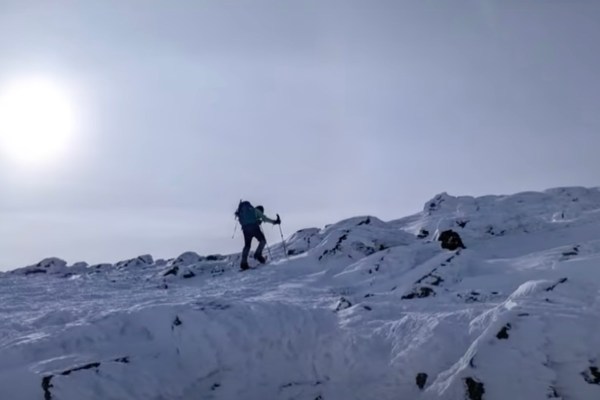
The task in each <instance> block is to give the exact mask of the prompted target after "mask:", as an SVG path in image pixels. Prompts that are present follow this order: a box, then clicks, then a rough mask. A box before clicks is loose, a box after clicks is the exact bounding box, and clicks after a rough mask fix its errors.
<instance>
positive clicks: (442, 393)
mask: <svg viewBox="0 0 600 400" xmlns="http://www.w3.org/2000/svg"><path fill="white" fill-rule="evenodd" d="M265 229H270V227H266V228H265ZM446 229H453V230H454V231H456V232H458V233H459V234H460V236H461V237H462V239H463V241H464V243H465V245H466V247H467V248H466V249H459V250H456V251H448V250H444V249H442V248H441V247H440V243H439V242H438V241H437V240H436V238H437V234H438V233H439V232H440V231H442V230H446ZM286 243H287V250H288V252H289V253H290V256H289V258H286V257H285V254H284V253H283V248H282V246H281V245H280V244H277V245H274V246H272V247H271V252H272V254H273V258H274V261H273V262H271V263H270V264H268V265H266V266H259V267H258V268H257V269H255V270H252V271H247V272H239V270H238V264H239V255H238V254H235V255H229V256H218V255H217V256H210V257H201V256H199V255H197V254H195V253H191V252H190V253H185V254H182V255H181V256H179V257H177V258H175V259H172V260H153V259H152V257H151V256H141V257H138V258H135V259H131V260H126V261H123V262H120V263H117V264H115V265H109V264H104V265H95V266H88V265H87V264H84V263H80V264H77V265H73V266H67V264H66V263H65V262H64V261H62V260H59V259H48V260H44V261H42V262H40V263H39V264H37V265H34V266H29V267H26V268H22V269H17V270H14V271H11V272H8V273H1V274H0V399H2V400H5V399H7V400H8V399H10V400H29V399H45V400H47V399H54V400H79V399H145V400H148V399H151V400H158V399H165V400H166V399H169V400H175V399H181V400H188V399H215V400H216V399H286V400H287V399H297V400H336V399H343V400H349V399H357V400H358V399H361V400H363V399H378V400H386V399H465V398H466V399H486V400H493V399H498V400H500V399H531V400H536V399H540V400H542V399H548V398H557V399H561V398H562V399H581V400H588V399H589V400H592V399H600V371H599V368H600V334H599V332H600V189H586V188H559V189H552V190H548V191H545V192H543V193H534V192H528V193H520V194H516V195H511V196H485V197H480V198H473V197H453V196H450V195H448V194H445V193H444V194H440V195H438V196H436V197H435V198H434V199H432V200H431V201H428V202H427V203H426V204H425V206H424V210H423V211H422V212H420V213H417V214H415V215H412V216H409V217H406V218H402V219H399V220H396V221H390V222H383V221H381V220H379V219H377V218H375V217H372V216H366V217H356V218H351V219H348V220H345V221H341V222H338V223H336V224H333V225H330V226H327V227H326V228H324V229H317V228H311V229H306V230H302V231H299V232H297V233H295V234H293V235H292V236H291V237H289V238H288V239H287V241H286Z"/></svg>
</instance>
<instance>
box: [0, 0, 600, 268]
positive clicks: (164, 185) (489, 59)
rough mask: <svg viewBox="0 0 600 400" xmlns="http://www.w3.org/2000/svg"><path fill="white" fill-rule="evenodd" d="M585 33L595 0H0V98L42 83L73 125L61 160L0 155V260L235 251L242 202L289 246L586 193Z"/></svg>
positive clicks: (597, 143) (592, 152)
mask: <svg viewBox="0 0 600 400" xmlns="http://www.w3.org/2000/svg"><path fill="white" fill-rule="evenodd" d="M598 21H600V2H598V1H594V0H589V1H576V0H574V1H554V0H552V1H550V0H549V1H542V0H538V1H527V0H514V1H510V0H502V1H500V0H499V1H485V0H478V1H476V0H471V1H423V0H418V1H400V0H395V1H377V0H364V1H349V0H345V1H324V0H311V1H307V0H297V1H291V0H289V1H285V0H277V1H259V0H252V1H249V0H237V1H233V0H212V1H200V0H198V1H176V2H175V1H148V0H144V1H142V0H138V1H125V0H118V1H92V0H90V1H77V2H76V1H44V0H38V1H28V0H15V1H6V0H0V87H1V86H2V85H3V84H7V83H9V82H10V81H11V80H14V79H17V78H18V79H23V77H25V78H26V77H27V76H44V77H46V78H47V79H50V80H53V81H55V82H57V84H59V85H61V86H62V87H64V88H65V91H66V92H68V93H69V96H71V101H72V102H73V104H74V112H75V113H76V117H77V129H76V135H75V137H74V140H73V141H72V143H71V147H70V149H69V151H68V152H67V153H65V154H64V155H63V157H62V158H60V159H58V160H54V161H53V162H52V163H48V164H44V165H27V164H24V163H19V162H16V161H14V160H12V159H9V158H7V157H6V156H3V158H2V159H0V268H8V267H18V266H23V265H27V264H30V263H34V262H37V261H38V260H40V259H41V258H44V257H47V256H58V257H61V258H64V259H66V260H67V261H69V262H75V261H79V260H85V261H89V262H115V261H118V260H120V259H124V258H130V257H135V256H137V255H139V254H144V253H150V254H153V255H154V256H155V257H175V256H177V255H178V254H179V253H181V252H183V251H186V250H194V251H197V252H199V253H204V254H207V253H218V252H221V253H226V252H229V251H235V250H239V249H240V247H241V241H242V240H241V238H240V237H239V234H238V236H237V237H236V239H234V240H232V239H231V235H232V233H233V229H234V220H233V214H232V213H233V211H234V209H235V207H236V206H237V203H238V201H239V199H240V198H242V197H243V198H247V199H249V200H251V201H252V202H254V203H255V204H263V205H264V206H265V208H266V213H267V215H273V214H274V213H276V212H278V213H280V214H281V216H282V219H283V221H284V223H283V229H284V231H285V233H287V234H291V233H293V231H295V230H296V229H299V228H302V227H308V226H323V225H324V224H327V223H331V222H335V221H337V220H339V219H342V218H345V217H349V216H354V215H359V214H360V215H363V214H372V215H376V216H379V217H380V218H382V219H392V218H398V217H401V216H405V215H408V214H411V213H413V212H417V211H419V210H420V209H421V208H422V205H423V204H424V203H425V202H426V201H427V200H428V199H429V198H431V197H432V196H434V195H435V194H437V193H439V192H443V191H447V192H449V193H450V194H455V195H481V194H492V193H494V194H496V193H498V194H500V193H513V192H518V191H523V190H541V189H545V188H548V187H554V186H571V185H584V186H598V185H599V184H600V182H599V181H600V179H599V178H598V172H599V171H600V157H599V156H598V154H599V149H600V112H599V111H598V110H599V106H600V51H599V48H600V47H599V46H600V45H599V43H600V23H599V22H598ZM32 118H35V116H32ZM266 232H267V237H268V238H270V240H271V241H274V240H277V239H278V238H279V232H278V231H277V230H275V229H272V228H271V226H270V225H269V226H267V227H266Z"/></svg>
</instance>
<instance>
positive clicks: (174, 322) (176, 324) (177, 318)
mask: <svg viewBox="0 0 600 400" xmlns="http://www.w3.org/2000/svg"><path fill="white" fill-rule="evenodd" d="M181 324H183V322H181V320H180V319H179V315H176V316H175V321H173V324H172V325H171V329H175V327H176V326H179V325H181Z"/></svg>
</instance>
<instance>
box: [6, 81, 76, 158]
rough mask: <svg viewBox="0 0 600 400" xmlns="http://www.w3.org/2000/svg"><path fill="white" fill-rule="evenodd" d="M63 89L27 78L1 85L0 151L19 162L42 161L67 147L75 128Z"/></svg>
mask: <svg viewBox="0 0 600 400" xmlns="http://www.w3.org/2000/svg"><path fill="white" fill-rule="evenodd" d="M74 124H75V121H74V115H73V109H72V106H71V104H70V99H69V96H68V95H67V94H66V92H65V90H64V89H63V88H62V87H61V86H60V85H59V84H56V83H54V82H52V81H50V80H45V79H40V78H29V79H23V80H16V81H13V82H12V83H9V84H8V85H5V86H1V87H0V152H2V153H3V154H4V155H5V156H7V157H11V158H13V159H15V160H17V161H20V162H26V163H43V162H47V161H50V160H51V159H55V158H57V157H59V156H60V155H62V154H64V152H65V151H66V150H67V149H68V146H69V144H70V141H71V138H72V136H73V133H74V129H75V126H74Z"/></svg>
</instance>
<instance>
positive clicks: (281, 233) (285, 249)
mask: <svg viewBox="0 0 600 400" xmlns="http://www.w3.org/2000/svg"><path fill="white" fill-rule="evenodd" d="M278 225H279V234H280V235H281V244H283V251H284V254H285V256H286V258H287V256H288V252H287V248H286V247H285V239H284V238H283V231H282V230H281V224H278Z"/></svg>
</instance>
